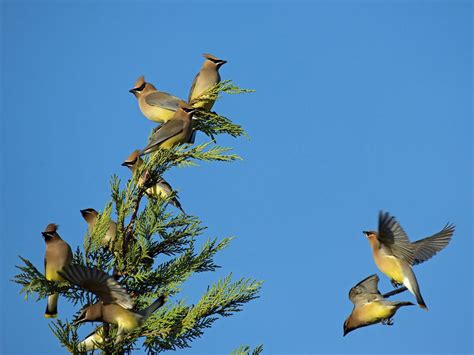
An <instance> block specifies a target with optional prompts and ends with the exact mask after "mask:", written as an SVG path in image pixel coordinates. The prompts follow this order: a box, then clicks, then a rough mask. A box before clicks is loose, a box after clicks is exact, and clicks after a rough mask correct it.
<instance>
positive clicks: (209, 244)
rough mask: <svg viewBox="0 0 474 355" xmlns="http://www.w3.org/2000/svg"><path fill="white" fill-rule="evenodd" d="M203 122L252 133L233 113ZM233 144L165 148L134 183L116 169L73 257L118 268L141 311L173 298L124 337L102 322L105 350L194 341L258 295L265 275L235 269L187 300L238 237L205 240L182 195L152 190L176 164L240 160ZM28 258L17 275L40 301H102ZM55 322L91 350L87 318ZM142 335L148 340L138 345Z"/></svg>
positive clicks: (61, 335) (71, 342)
mask: <svg viewBox="0 0 474 355" xmlns="http://www.w3.org/2000/svg"><path fill="white" fill-rule="evenodd" d="M251 91H252V90H245V89H240V88H238V87H236V86H234V85H233V84H232V83H231V82H230V81H224V82H221V83H220V84H218V85H216V86H215V87H213V88H211V89H210V90H208V91H207V92H206V93H204V94H203V96H202V97H200V98H198V100H203V101H206V100H216V99H218V98H220V97H221V94H222V93H228V94H237V93H244V92H251ZM195 128H197V129H198V130H201V131H203V132H204V133H205V134H207V135H209V136H211V137H213V138H214V136H216V135H219V134H228V135H231V136H233V137H238V136H241V135H245V132H244V130H243V129H242V127H241V126H239V125H236V124H234V123H232V121H231V120H229V119H228V118H225V117H224V116H220V115H219V114H216V113H214V112H205V111H202V110H201V111H200V112H199V114H198V115H197V119H196V125H195ZM229 151H230V148H226V147H220V146H217V145H214V144H212V142H209V143H205V144H201V145H197V146H190V145H181V146H177V147H174V148H172V149H158V150H157V151H156V152H154V153H153V154H151V155H149V156H146V157H145V158H144V164H142V166H140V167H139V168H138V169H137V171H136V172H135V174H134V175H133V176H131V177H130V179H129V180H128V181H127V182H126V183H123V182H122V181H121V180H120V179H119V178H118V177H117V176H116V175H113V176H112V178H111V181H110V187H111V200H110V201H108V202H107V203H106V205H105V207H104V209H103V211H102V212H101V213H99V216H98V219H97V221H96V224H95V227H94V230H93V231H89V232H88V233H87V235H86V237H85V239H84V245H83V251H81V249H80V248H77V250H76V252H75V253H74V257H73V263H76V264H84V265H88V266H94V267H97V268H99V269H101V270H104V271H105V272H108V273H109V274H113V275H114V277H115V279H117V280H118V281H119V282H120V284H121V285H123V286H124V287H125V288H126V289H127V291H128V292H129V294H130V295H131V296H132V298H133V299H134V302H135V307H134V308H135V309H136V310H141V309H144V308H145V307H147V306H148V305H150V304H151V303H152V302H153V301H154V300H155V299H157V298H158V297H160V296H162V295H166V298H167V302H166V303H165V305H164V306H163V307H162V308H160V309H158V310H157V311H156V312H155V313H154V314H153V315H152V316H151V317H149V318H148V319H147V321H146V322H145V323H144V324H143V325H142V326H141V327H140V328H137V329H135V330H133V331H131V332H129V333H126V334H125V336H124V337H123V339H122V340H121V341H120V342H118V343H116V342H115V340H116V332H117V328H116V326H115V325H113V324H110V325H109V324H102V325H99V326H98V327H97V328H96V329H97V331H98V332H99V333H97V334H98V335H99V336H98V339H100V341H99V342H98V343H97V344H96V347H97V348H99V349H101V351H102V352H103V353H105V354H121V353H129V352H131V351H132V350H133V349H137V348H139V347H140V346H142V347H144V348H145V349H146V350H147V351H148V352H150V353H157V352H162V351H165V350H175V349H179V348H185V347H189V346H190V344H191V342H192V341H193V340H194V339H196V338H198V337H200V336H202V335H203V334H204V331H205V329H206V328H209V327H211V326H212V325H213V323H214V322H215V321H216V320H217V319H218V318H220V317H228V316H231V315H233V314H235V313H236V312H239V311H240V310H241V309H242V306H243V305H244V304H245V303H247V302H249V301H251V300H253V299H255V298H257V297H258V292H259V290H260V288H261V285H262V283H261V282H260V281H255V280H251V279H240V280H237V281H232V278H231V275H229V276H227V277H225V278H224V279H222V280H219V281H217V283H215V284H213V285H212V286H209V287H208V288H207V290H206V291H205V292H204V294H203V295H202V296H201V298H200V299H199V301H198V302H197V303H196V304H195V305H187V304H186V302H185V301H184V300H182V299H180V297H179V296H180V292H181V287H182V284H183V283H184V282H186V281H187V280H188V279H189V278H190V277H191V276H192V275H193V274H195V273H202V272H212V271H215V270H216V269H217V268H219V266H218V265H217V264H216V263H215V261H214V257H215V255H216V254H217V253H218V252H219V251H221V250H223V249H225V248H226V247H227V246H228V245H229V244H230V242H231V240H232V238H224V239H222V240H218V239H215V238H212V239H209V238H208V239H207V240H203V239H202V234H203V233H204V232H205V231H206V227H204V226H203V225H202V224H201V221H200V220H199V219H198V218H197V217H195V216H191V215H187V214H185V213H181V212H179V210H177V209H175V208H174V207H172V206H170V204H169V202H170V199H171V198H173V197H175V195H174V194H172V195H171V196H169V197H168V198H149V197H147V195H146V194H145V191H146V189H147V188H148V187H150V186H153V185H154V184H156V182H157V181H158V179H160V177H161V176H162V175H163V174H164V173H165V172H166V171H168V170H169V169H171V168H174V167H187V166H194V165H197V162H198V161H206V162H212V161H221V162H232V161H235V160H237V159H240V157H239V156H238V155H236V154H229ZM145 172H146V174H147V179H146V182H145V183H144V185H141V184H139V183H138V180H139V178H140V177H141V176H142V175H143V174H144V173H145ZM113 211H114V212H115V213H114V214H115V217H116V223H117V233H116V236H115V238H114V239H113V240H112V241H110V242H109V243H108V244H104V242H103V238H104V236H105V234H106V233H107V230H108V229H109V226H110V223H111V218H112V214H113ZM178 212H179V213H178ZM20 258H21V260H22V262H23V265H20V266H17V268H18V269H19V270H20V272H19V273H18V274H17V275H16V276H15V277H14V279H13V281H14V282H16V283H18V284H20V285H21V286H22V288H21V290H20V293H22V294H24V295H25V298H28V297H29V296H31V295H36V297H37V300H39V299H44V298H46V297H47V296H48V295H50V294H51V293H53V292H58V293H60V294H61V297H65V298H66V299H68V300H69V301H71V302H72V303H73V304H81V305H84V306H85V305H87V304H89V303H92V302H95V301H97V299H96V296H95V295H93V294H90V293H88V292H86V291H84V290H83V289H81V288H79V287H77V286H73V285H70V284H68V283H67V282H51V281H48V280H46V279H45V277H44V276H43V274H42V273H41V272H40V271H39V270H38V269H37V268H36V267H35V266H34V265H33V264H32V263H31V262H30V261H29V260H27V259H25V258H22V257H20ZM50 327H51V330H52V332H53V333H54V335H55V336H56V337H57V338H58V340H59V341H60V342H61V344H62V345H63V346H64V347H65V348H67V349H68V350H69V351H71V352H73V353H81V351H83V350H84V349H83V348H81V345H80V340H82V339H83V338H82V337H79V336H78V330H79V327H80V324H79V325H76V324H75V323H74V322H68V321H67V320H60V319H58V320H56V321H54V322H53V323H51V325H50ZM140 339H141V345H137V343H138V341H139V340H140ZM245 349H247V348H245ZM245 349H244V348H242V351H243V352H241V353H245V354H248V352H245V351H246V350H245ZM257 349H258V348H257ZM257 349H256V350H255V351H254V352H253V353H254V354H258V353H259V352H260V351H261V350H259V351H258V352H256V351H257ZM239 354H240V353H239Z"/></svg>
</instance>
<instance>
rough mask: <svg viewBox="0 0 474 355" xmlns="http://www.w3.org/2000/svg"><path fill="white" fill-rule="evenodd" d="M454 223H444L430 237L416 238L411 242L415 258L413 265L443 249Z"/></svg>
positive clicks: (449, 237)
mask: <svg viewBox="0 0 474 355" xmlns="http://www.w3.org/2000/svg"><path fill="white" fill-rule="evenodd" d="M455 228H456V227H455V225H454V224H446V225H445V226H444V228H443V229H442V230H440V231H439V232H438V233H436V234H433V235H432V236H431V237H427V238H424V239H420V240H417V241H416V242H414V243H412V247H413V251H414V254H415V259H414V261H413V265H417V264H421V263H423V262H425V261H426V260H428V259H430V258H432V257H433V256H434V255H435V254H436V253H437V252H439V251H441V250H442V249H444V248H445V247H446V246H447V245H448V243H449V242H450V241H451V237H452V236H453V233H454V229H455Z"/></svg>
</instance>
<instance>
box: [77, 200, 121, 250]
mask: <svg viewBox="0 0 474 355" xmlns="http://www.w3.org/2000/svg"><path fill="white" fill-rule="evenodd" d="M81 215H82V218H84V220H85V221H86V222H87V225H88V227H89V234H91V235H92V234H93V233H94V232H95V226H96V223H97V217H98V215H99V213H98V212H97V211H96V210H95V209H93V208H86V209H83V210H81ZM116 234H117V223H115V222H114V221H112V220H110V222H109V229H107V232H105V235H104V238H103V239H102V244H103V245H109V243H110V242H111V241H113V240H115V236H116Z"/></svg>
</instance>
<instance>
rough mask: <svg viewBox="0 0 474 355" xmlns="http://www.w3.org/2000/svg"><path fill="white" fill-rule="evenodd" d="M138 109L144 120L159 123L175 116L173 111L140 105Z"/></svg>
mask: <svg viewBox="0 0 474 355" xmlns="http://www.w3.org/2000/svg"><path fill="white" fill-rule="evenodd" d="M140 109H141V111H142V113H143V114H144V115H145V117H146V118H148V119H149V120H151V121H154V122H160V123H163V122H166V121H169V120H170V119H171V118H173V116H174V114H175V111H172V110H166V109H163V108H160V107H157V106H146V107H143V106H142V105H140Z"/></svg>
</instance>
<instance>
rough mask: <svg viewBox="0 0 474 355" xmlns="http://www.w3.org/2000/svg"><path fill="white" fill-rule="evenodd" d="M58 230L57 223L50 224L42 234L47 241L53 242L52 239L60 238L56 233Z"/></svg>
mask: <svg viewBox="0 0 474 355" xmlns="http://www.w3.org/2000/svg"><path fill="white" fill-rule="evenodd" d="M57 230H58V225H57V224H55V223H50V224H48V225H47V226H46V228H45V230H44V231H43V232H41V234H42V235H43V237H44V240H45V241H48V240H51V239H52V238H55V237H59V234H58V233H57V232H56V231H57Z"/></svg>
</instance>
